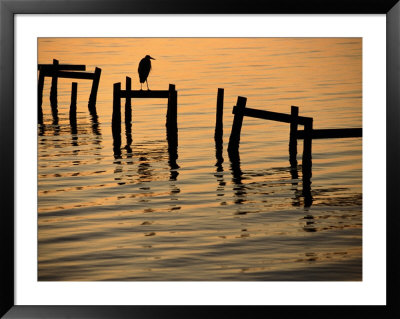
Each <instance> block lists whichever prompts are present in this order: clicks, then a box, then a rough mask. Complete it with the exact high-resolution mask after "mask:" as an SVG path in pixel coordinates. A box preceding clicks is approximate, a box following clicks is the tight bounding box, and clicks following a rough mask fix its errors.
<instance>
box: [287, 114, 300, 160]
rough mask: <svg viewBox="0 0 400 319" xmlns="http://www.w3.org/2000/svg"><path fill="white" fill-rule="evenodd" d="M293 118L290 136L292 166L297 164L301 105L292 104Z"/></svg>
mask: <svg viewBox="0 0 400 319" xmlns="http://www.w3.org/2000/svg"><path fill="white" fill-rule="evenodd" d="M290 116H291V117H292V120H291V122H290V136H289V161H290V166H291V167H296V166H297V126H298V121H299V120H298V116H299V107H298V106H292V107H291V110H290Z"/></svg>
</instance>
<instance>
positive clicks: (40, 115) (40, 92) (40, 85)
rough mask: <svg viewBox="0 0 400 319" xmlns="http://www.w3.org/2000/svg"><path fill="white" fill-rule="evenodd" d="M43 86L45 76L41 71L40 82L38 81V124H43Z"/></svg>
mask: <svg viewBox="0 0 400 319" xmlns="http://www.w3.org/2000/svg"><path fill="white" fill-rule="evenodd" d="M43 86H44V74H43V71H42V70H40V71H39V81H38V122H39V124H43V109H42V103H43Z"/></svg>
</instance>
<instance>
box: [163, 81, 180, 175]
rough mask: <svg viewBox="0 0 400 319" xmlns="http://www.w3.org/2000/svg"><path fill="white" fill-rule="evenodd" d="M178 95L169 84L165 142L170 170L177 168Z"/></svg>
mask: <svg viewBox="0 0 400 319" xmlns="http://www.w3.org/2000/svg"><path fill="white" fill-rule="evenodd" d="M177 108H178V94H177V92H176V90H175V85H174V84H170V85H169V88H168V108H167V121H166V127H167V142H168V154H169V161H168V162H169V165H170V167H171V169H175V168H179V165H178V164H177V163H176V160H177V159H178V120H177V117H178V110H177Z"/></svg>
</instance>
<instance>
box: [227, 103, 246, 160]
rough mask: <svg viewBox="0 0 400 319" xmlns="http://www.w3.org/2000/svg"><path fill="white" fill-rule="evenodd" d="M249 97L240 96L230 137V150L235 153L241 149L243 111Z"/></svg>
mask: <svg viewBox="0 0 400 319" xmlns="http://www.w3.org/2000/svg"><path fill="white" fill-rule="evenodd" d="M246 101H247V98H245V97H242V96H238V99H237V102H236V107H235V117H234V118H233V123H232V130H231V136H230V137H229V144H228V152H229V153H234V152H238V151H239V142H240V131H241V130H242V123H243V112H244V109H245V107H246Z"/></svg>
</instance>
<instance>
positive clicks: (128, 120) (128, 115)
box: [125, 76, 132, 146]
mask: <svg viewBox="0 0 400 319" xmlns="http://www.w3.org/2000/svg"><path fill="white" fill-rule="evenodd" d="M131 87H132V80H131V78H130V77H128V76H127V77H126V84H125V90H126V98H125V134H126V144H127V145H128V146H130V145H131V144H132V105H131V96H130V92H131Z"/></svg>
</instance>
